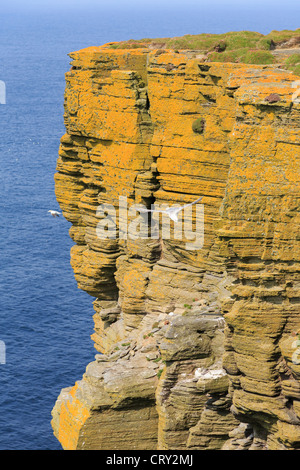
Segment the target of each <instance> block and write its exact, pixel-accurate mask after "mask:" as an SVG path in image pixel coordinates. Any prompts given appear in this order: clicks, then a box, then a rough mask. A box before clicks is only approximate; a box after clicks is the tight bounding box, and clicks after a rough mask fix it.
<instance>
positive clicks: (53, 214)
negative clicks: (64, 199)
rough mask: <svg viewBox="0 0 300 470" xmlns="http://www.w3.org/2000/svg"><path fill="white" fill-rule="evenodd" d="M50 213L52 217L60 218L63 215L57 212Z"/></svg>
mask: <svg viewBox="0 0 300 470" xmlns="http://www.w3.org/2000/svg"><path fill="white" fill-rule="evenodd" d="M48 212H50V214H51V215H52V217H59V216H60V214H61V213H60V212H57V211H51V210H50V211H48Z"/></svg>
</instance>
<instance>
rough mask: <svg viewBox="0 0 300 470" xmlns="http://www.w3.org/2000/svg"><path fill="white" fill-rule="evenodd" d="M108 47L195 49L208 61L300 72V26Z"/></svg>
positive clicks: (127, 42)
mask: <svg viewBox="0 0 300 470" xmlns="http://www.w3.org/2000/svg"><path fill="white" fill-rule="evenodd" d="M109 47H111V48H114V49H136V48H140V47H146V48H149V49H173V50H178V51H180V50H193V51H197V52H199V54H202V55H203V61H205V62H235V63H245V64H258V65H259V64H266V65H269V64H276V63H277V64H281V66H282V67H283V68H286V69H288V70H291V71H293V72H294V73H296V74H298V75H299V74H300V28H299V29H296V30H295V31H292V30H284V31H271V32H270V33H269V34H267V35H263V34H261V33H257V32H252V31H233V32H228V33H224V34H205V33H203V34H196V35H191V34H186V35H185V36H181V37H173V38H156V39H149V38H148V39H140V40H134V39H131V40H129V41H123V42H119V43H112V44H110V45H109ZM293 50H295V53H293ZM286 51H288V52H289V53H287V52H286Z"/></svg>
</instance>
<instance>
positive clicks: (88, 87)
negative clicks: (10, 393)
mask: <svg viewBox="0 0 300 470" xmlns="http://www.w3.org/2000/svg"><path fill="white" fill-rule="evenodd" d="M70 57H71V59H72V62H71V69H70V71H69V72H68V73H67V74H66V91H65V103H64V106H65V114H64V120H65V128H66V133H65V135H64V136H63V137H62V138H61V144H60V149H59V157H58V161H57V172H56V174H55V191H56V198H57V201H58V203H59V205H60V207H61V209H62V211H63V215H64V217H65V218H66V219H67V220H68V221H70V222H71V224H72V226H71V229H70V236H71V238H72V239H73V240H74V246H73V248H72V249H71V265H72V267H73V269H74V275H75V278H76V280H77V283H78V287H79V288H81V289H83V290H85V291H86V292H88V293H89V294H90V295H91V296H92V297H93V299H94V301H93V306H94V310H95V313H94V322H95V329H94V334H93V335H92V340H93V341H94V344H95V348H96V352H97V354H96V355H95V361H94V362H92V363H90V364H88V365H87V368H86V372H85V374H84V375H83V377H82V378H81V379H80V378H79V380H78V381H77V382H76V384H75V385H72V384H70V385H71V386H70V387H69V388H66V389H63V390H62V391H61V394H60V396H59V397H58V399H57V402H56V404H55V406H54V408H53V411H52V415H53V419H52V427H53V430H54V434H55V436H56V437H57V439H58V440H59V442H60V443H61V445H62V447H63V448H64V449H88V450H89V449H116V450H118V449H119V450H121V449H136V450H139V449H170V450H173V449H185V450H186V449H192V450H204V449H205V450H208V449H234V450H240V449H268V450H273V449H275V450H281V449H297V448H299V447H300V382H299V379H300V354H299V360H298V356H297V348H298V343H297V341H298V334H299V333H300V317H299V315H300V283H299V274H300V238H299V228H300V216H299V201H300V184H299V183H300V163H299V162H300V105H299V103H298V102H297V100H295V99H292V98H293V96H295V90H296V87H297V85H295V83H296V82H297V80H299V76H297V75H294V74H293V72H292V71H287V70H285V69H284V68H281V67H280V66H279V65H278V64H265V65H254V64H244V63H239V62H237V63H222V62H211V61H206V60H203V55H201V54H200V53H199V52H197V51H191V50H171V49H161V48H158V49H155V47H148V46H147V45H146V46H145V45H144V44H142V45H140V46H139V47H136V48H129V49H124V48H116V47H111V45H104V46H101V47H91V48H87V49H83V50H80V51H77V52H73V53H71V54H70ZM200 196H203V199H202V200H201V204H199V205H201V206H202V212H201V211H199V213H200V212H201V214H202V216H203V218H202V223H203V227H204V238H203V240H202V243H201V244H200V246H199V247H198V248H197V249H195V247H193V246H192V243H191V241H189V240H186V239H185V238H184V237H183V238H181V239H178V237H176V236H175V235H176V233H174V232H172V230H171V235H170V236H169V237H163V236H161V234H159V235H158V236H156V237H151V236H149V233H148V234H147V236H144V237H142V236H136V237H130V236H129V235H128V234H125V235H124V232H123V227H124V226H125V225H126V224H125V225H124V217H127V215H126V214H127V213H126V214H125V212H124V211H123V210H121V209H120V197H121V198H123V199H122V200H126V204H127V207H128V208H129V207H131V206H133V205H137V204H140V205H143V206H146V207H148V208H150V207H151V204H153V203H155V204H157V205H160V206H163V205H164V204H167V205H168V206H172V205H175V204H177V205H181V206H183V205H185V204H188V203H190V202H193V201H195V200H197V199H198V198H199V197H200ZM99 207H100V208H103V207H104V208H105V207H106V208H107V207H112V208H113V209H114V210H115V213H114V215H116V217H115V219H114V223H115V228H116V230H115V234H116V236H115V237H110V238H108V237H107V238H104V237H99V232H98V231H97V228H99V222H100V221H101V220H103V218H105V211H104V212H103V211H102V212H101V210H99ZM197 214H198V212H196V205H195V206H194V207H193V211H192V212H191V213H190V217H191V220H192V222H193V225H192V226H193V227H195V224H196V228H197V220H198V219H197ZM125 222H126V220H125ZM194 233H195V234H196V232H194ZM299 345H300V342H299ZM78 347H80V345H78Z"/></svg>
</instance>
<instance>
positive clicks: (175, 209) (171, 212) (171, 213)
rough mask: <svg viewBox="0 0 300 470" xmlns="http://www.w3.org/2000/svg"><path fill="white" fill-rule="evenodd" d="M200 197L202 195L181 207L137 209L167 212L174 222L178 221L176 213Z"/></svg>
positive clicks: (140, 210)
mask: <svg viewBox="0 0 300 470" xmlns="http://www.w3.org/2000/svg"><path fill="white" fill-rule="evenodd" d="M202 198H203V196H201V197H199V199H197V200H196V201H194V202H190V203H189V204H186V205H185V206H182V207H167V208H166V209H164V210H163V209H144V208H142V209H138V210H139V212H163V213H164V214H168V216H169V217H170V219H172V220H174V222H178V213H179V212H180V211H182V210H184V209H185V208H186V207H188V206H192V205H193V204H196V202H199V201H201V199H202Z"/></svg>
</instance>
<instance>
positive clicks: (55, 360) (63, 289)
mask: <svg viewBox="0 0 300 470" xmlns="http://www.w3.org/2000/svg"><path fill="white" fill-rule="evenodd" d="M207 3H208V2H207ZM245 8H246V7H244V11H237V9H236V8H225V7H224V8H223V9H215V8H212V7H211V8H209V7H205V8H203V7H201V6H198V7H192V8H188V5H187V3H186V2H185V5H184V6H183V7H182V8H180V7H176V8H173V7H172V4H171V3H170V7H169V8H168V7H167V6H166V7H165V8H164V9H160V8H159V7H158V6H156V7H155V8H151V6H150V7H148V8H147V7H144V8H143V9H142V8H140V9H136V8H133V7H132V8H130V7H128V8H127V9H126V10H123V11H120V10H115V11H109V10H108V9H107V8H106V9H100V8H98V9H94V8H91V9H90V10H86V11H85V12H79V11H76V10H75V11H73V10H72V9H69V11H68V12H64V11H63V10H61V11H57V12H55V11H49V12H46V13H45V12H40V13H39V14H37V13H29V12H27V13H24V12H18V13H14V14H8V13H6V14H0V20H1V26H0V80H3V81H5V83H6V87H7V104H6V105H0V115H1V126H0V135H1V139H0V149H1V151H0V175H1V179H0V222H1V223H0V253H1V257H0V262H1V269H0V340H1V341H4V342H5V344H6V364H0V449H1V450H21V449H23V450H46V449H51V450H56V449H61V446H60V444H59V443H58V442H57V440H56V439H55V438H54V437H53V433H52V429H51V426H50V420H51V410H52V408H53V406H54V403H55V400H56V398H57V396H58V394H59V392H60V390H61V388H63V387H66V386H70V385H73V384H74V383H75V381H76V380H78V379H80V378H81V376H82V374H83V373H84V370H85V366H86V365H87V363H88V362H89V361H91V360H93V358H94V355H95V353H96V351H95V349H94V348H93V344H92V341H91V339H90V335H91V334H92V333H93V321H92V315H93V313H94V311H93V308H92V300H93V299H92V298H91V297H90V296H88V295H87V294H85V293H84V292H82V291H80V290H79V289H77V285H76V282H75V280H74V277H73V272H72V269H71V267H70V263H69V251H70V247H71V246H72V242H71V240H70V238H69V235H68V229H69V227H70V224H69V223H68V222H67V221H66V220H64V219H62V218H59V219H54V218H52V217H51V216H50V215H48V214H47V211H48V209H59V208H58V205H57V203H56V199H55V194H54V182H53V174H54V172H55V166H56V158H57V151H58V146H59V139H60V137H61V135H62V134H63V133H64V126H63V117H62V116H63V93H64V85H65V84H64V73H65V72H66V71H67V70H68V69H69V60H70V59H69V58H68V56H67V53H68V52H71V51H74V50H77V49H80V48H83V47H88V46H92V45H100V44H103V43H105V42H108V41H118V40H122V39H130V38H137V39H138V38H144V37H167V36H175V35H183V34H187V33H191V34H197V33H200V32H211V33H221V32H226V31H230V30H231V31H232V30H236V31H238V30H245V29H248V30H256V31H260V32H262V33H268V32H269V31H270V30H272V29H285V28H288V29H295V28H297V27H299V24H297V21H296V18H299V8H298V13H297V12H296V13H295V11H294V10H293V11H289V10H288V9H286V8H285V7H284V8H285V9H284V11H279V10H278V9H277V10H276V9H275V11H274V10H273V9H272V10H271V9H268V10H267V9H265V10H264V9H262V10H260V12H258V11H252V10H251V9H249V8H248V9H245Z"/></svg>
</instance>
